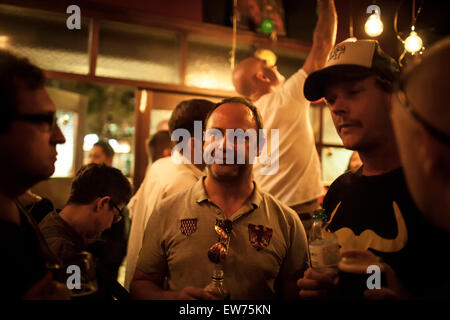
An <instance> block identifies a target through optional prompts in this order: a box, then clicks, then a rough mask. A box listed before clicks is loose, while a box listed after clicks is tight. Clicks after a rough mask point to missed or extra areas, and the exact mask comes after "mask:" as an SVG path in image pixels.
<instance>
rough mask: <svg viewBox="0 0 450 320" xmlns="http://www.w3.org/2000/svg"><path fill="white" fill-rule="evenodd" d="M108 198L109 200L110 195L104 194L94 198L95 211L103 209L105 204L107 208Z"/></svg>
mask: <svg viewBox="0 0 450 320" xmlns="http://www.w3.org/2000/svg"><path fill="white" fill-rule="evenodd" d="M110 200H111V197H110V196H105V197H102V198H97V200H96V205H95V209H96V211H100V210H103V209H104V207H105V206H108V208H109V203H110Z"/></svg>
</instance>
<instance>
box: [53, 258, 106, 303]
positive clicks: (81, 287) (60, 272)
mask: <svg viewBox="0 0 450 320" xmlns="http://www.w3.org/2000/svg"><path fill="white" fill-rule="evenodd" d="M47 267H48V268H49V269H50V270H51V271H52V273H53V279H54V281H56V282H58V283H60V284H62V285H64V286H66V287H67V289H68V290H69V293H70V295H71V297H72V299H76V298H79V297H85V296H90V295H92V294H94V293H95V292H97V290H98V285H97V275H96V267H95V261H94V258H93V256H92V254H91V253H89V252H87V251H83V252H80V253H79V254H76V255H74V256H72V257H70V258H67V259H64V261H63V264H62V265H52V266H47Z"/></svg>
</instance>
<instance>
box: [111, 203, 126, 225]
mask: <svg viewBox="0 0 450 320" xmlns="http://www.w3.org/2000/svg"><path fill="white" fill-rule="evenodd" d="M109 202H111V204H112V205H113V207H114V208H116V210H117V212H118V213H117V214H114V220H113V223H117V222H119V221H120V220H122V218H123V215H122V210H120V209H119V207H118V206H117V204H116V203H115V202H114V201H113V199H110V200H109Z"/></svg>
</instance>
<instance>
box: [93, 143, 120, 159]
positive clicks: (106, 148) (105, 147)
mask: <svg viewBox="0 0 450 320" xmlns="http://www.w3.org/2000/svg"><path fill="white" fill-rule="evenodd" d="M95 146H97V147H100V148H102V151H103V153H104V154H105V156H106V157H108V158H113V157H114V154H115V152H114V149H113V148H112V147H111V145H110V144H109V143H108V141H106V140H98V141H97V142H96V143H95V144H94V147H95Z"/></svg>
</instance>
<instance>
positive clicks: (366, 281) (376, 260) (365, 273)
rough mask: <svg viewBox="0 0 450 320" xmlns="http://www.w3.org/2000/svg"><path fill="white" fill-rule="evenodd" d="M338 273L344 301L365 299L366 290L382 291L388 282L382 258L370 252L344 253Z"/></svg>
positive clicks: (340, 293) (340, 296)
mask: <svg viewBox="0 0 450 320" xmlns="http://www.w3.org/2000/svg"><path fill="white" fill-rule="evenodd" d="M338 272H339V282H338V293H339V298H342V299H356V300H361V299H364V291H365V290H368V289H369V290H373V289H380V288H381V286H383V285H385V282H386V279H385V278H386V277H385V272H384V267H383V263H382V261H381V258H380V257H378V256H376V255H374V254H373V253H372V252H370V251H359V250H351V251H344V252H342V258H341V260H340V261H339V263H338Z"/></svg>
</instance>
